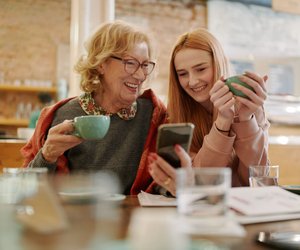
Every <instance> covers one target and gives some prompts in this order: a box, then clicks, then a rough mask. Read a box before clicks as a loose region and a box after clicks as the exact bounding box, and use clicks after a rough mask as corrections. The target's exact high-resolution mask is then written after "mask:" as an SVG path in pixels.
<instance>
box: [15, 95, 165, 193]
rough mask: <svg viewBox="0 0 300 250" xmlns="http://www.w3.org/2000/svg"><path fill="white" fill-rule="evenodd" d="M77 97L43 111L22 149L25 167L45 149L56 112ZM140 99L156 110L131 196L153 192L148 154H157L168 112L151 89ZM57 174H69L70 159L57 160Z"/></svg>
mask: <svg viewBox="0 0 300 250" xmlns="http://www.w3.org/2000/svg"><path fill="white" fill-rule="evenodd" d="M73 98H75V97H71V98H67V99H64V100H61V101H59V102H57V103H56V104H54V105H52V106H49V107H46V108H44V109H43V110H42V112H41V115H40V117H39V120H38V123H37V126H36V128H35V131H34V134H33V136H32V138H31V139H30V141H29V142H28V143H27V144H26V145H25V146H24V147H23V148H22V149H21V154H22V155H23V157H24V158H25V160H24V163H23V167H27V165H28V164H29V162H30V161H32V160H33V159H34V157H35V155H36V154H37V153H38V151H39V150H40V149H41V148H42V147H43V145H44V143H45V140H46V135H47V132H48V130H49V129H50V126H51V123H52V120H53V118H54V114H55V111H56V110H57V109H58V108H60V107H61V106H62V105H64V104H65V103H67V102H68V101H70V100H71V99H73ZM140 98H145V99H149V100H151V101H152V103H153V106H154V110H153V114H152V120H151V124H150V128H149V133H148V136H147V138H146V142H145V146H144V150H143V153H142V156H141V161H140V164H139V167H138V171H137V175H136V178H135V180H134V183H133V185H132V187H131V190H130V194H138V193H139V192H140V191H141V190H144V191H146V192H153V187H154V185H155V183H154V182H153V179H152V177H151V176H150V174H149V171H148V154H149V152H155V151H156V149H155V146H156V136H157V128H158V126H159V125H160V124H163V123H165V122H166V119H167V112H166V107H165V105H164V104H163V103H162V101H161V100H160V99H158V98H157V97H156V96H155V94H154V93H153V91H152V90H151V89H148V90H146V91H145V92H144V93H143V94H142V95H141V96H140ZM56 164H57V168H56V172H57V173H69V167H68V159H67V158H66V157H65V156H64V155H62V156H60V157H59V158H58V160H57V163H56Z"/></svg>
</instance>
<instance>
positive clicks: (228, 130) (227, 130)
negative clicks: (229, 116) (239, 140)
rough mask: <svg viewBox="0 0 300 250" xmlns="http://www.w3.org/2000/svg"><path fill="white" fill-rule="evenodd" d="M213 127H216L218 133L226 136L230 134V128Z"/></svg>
mask: <svg viewBox="0 0 300 250" xmlns="http://www.w3.org/2000/svg"><path fill="white" fill-rule="evenodd" d="M215 126H216V129H217V130H218V131H219V132H221V133H226V134H228V133H229V132H230V128H229V129H223V128H222V129H221V128H219V127H218V125H217V124H215Z"/></svg>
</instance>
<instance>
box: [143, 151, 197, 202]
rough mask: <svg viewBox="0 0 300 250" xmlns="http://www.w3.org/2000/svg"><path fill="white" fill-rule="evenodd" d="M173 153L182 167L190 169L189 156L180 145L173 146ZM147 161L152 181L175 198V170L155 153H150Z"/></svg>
mask: <svg viewBox="0 0 300 250" xmlns="http://www.w3.org/2000/svg"><path fill="white" fill-rule="evenodd" d="M175 152H176V154H177V155H178V157H179V159H180V162H181V166H182V167H184V168H192V163H191V158H190V156H189V155H188V153H187V152H186V151H185V150H184V149H183V148H182V147H181V146H180V145H175ZM148 160H149V162H150V165H149V173H150V174H151V176H152V178H153V179H154V181H155V182H156V183H157V184H158V185H160V186H162V187H164V188H165V189H167V190H168V191H169V192H170V193H171V194H172V195H174V196H175V195H176V169H175V168H174V167H172V166H171V165H170V164H169V163H168V162H166V161H165V160H164V159H163V158H161V157H160V156H159V155H157V154H155V153H151V154H150V155H149V157H148Z"/></svg>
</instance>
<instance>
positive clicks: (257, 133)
mask: <svg viewBox="0 0 300 250" xmlns="http://www.w3.org/2000/svg"><path fill="white" fill-rule="evenodd" d="M269 126H270V124H269V122H268V121H267V119H266V118H265V112H264V110H263V109H260V110H258V112H256V113H255V115H254V116H253V117H252V119H250V120H249V121H246V122H240V123H233V124H232V130H233V131H234V132H235V133H236V140H235V142H234V146H233V147H234V150H235V154H236V156H237V158H238V163H237V164H238V166H237V171H236V174H237V176H236V179H235V180H233V182H236V184H237V185H248V184H249V179H248V178H249V169H248V168H249V166H250V165H266V164H268V129H269ZM237 182H239V183H237Z"/></svg>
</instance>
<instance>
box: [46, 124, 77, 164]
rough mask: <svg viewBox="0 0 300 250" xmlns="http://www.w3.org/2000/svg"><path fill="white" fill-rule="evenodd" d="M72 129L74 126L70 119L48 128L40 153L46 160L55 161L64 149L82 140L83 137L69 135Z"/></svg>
mask: <svg viewBox="0 0 300 250" xmlns="http://www.w3.org/2000/svg"><path fill="white" fill-rule="evenodd" d="M73 130H74V127H73V124H72V121H70V120H65V121H64V122H62V123H60V124H58V125H56V126H54V127H52V128H51V129H50V130H49V133H48V136H47V140H46V141H45V144H44V146H43V148H42V155H43V157H44V158H45V160H46V161H48V162H51V163H53V162H56V161H57V159H58V157H59V156H61V155H62V154H63V153H64V152H65V151H66V150H68V149H70V148H72V147H74V146H76V145H78V144H80V143H81V142H82V141H83V139H81V138H79V137H77V136H74V135H71V133H72V132H73Z"/></svg>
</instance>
